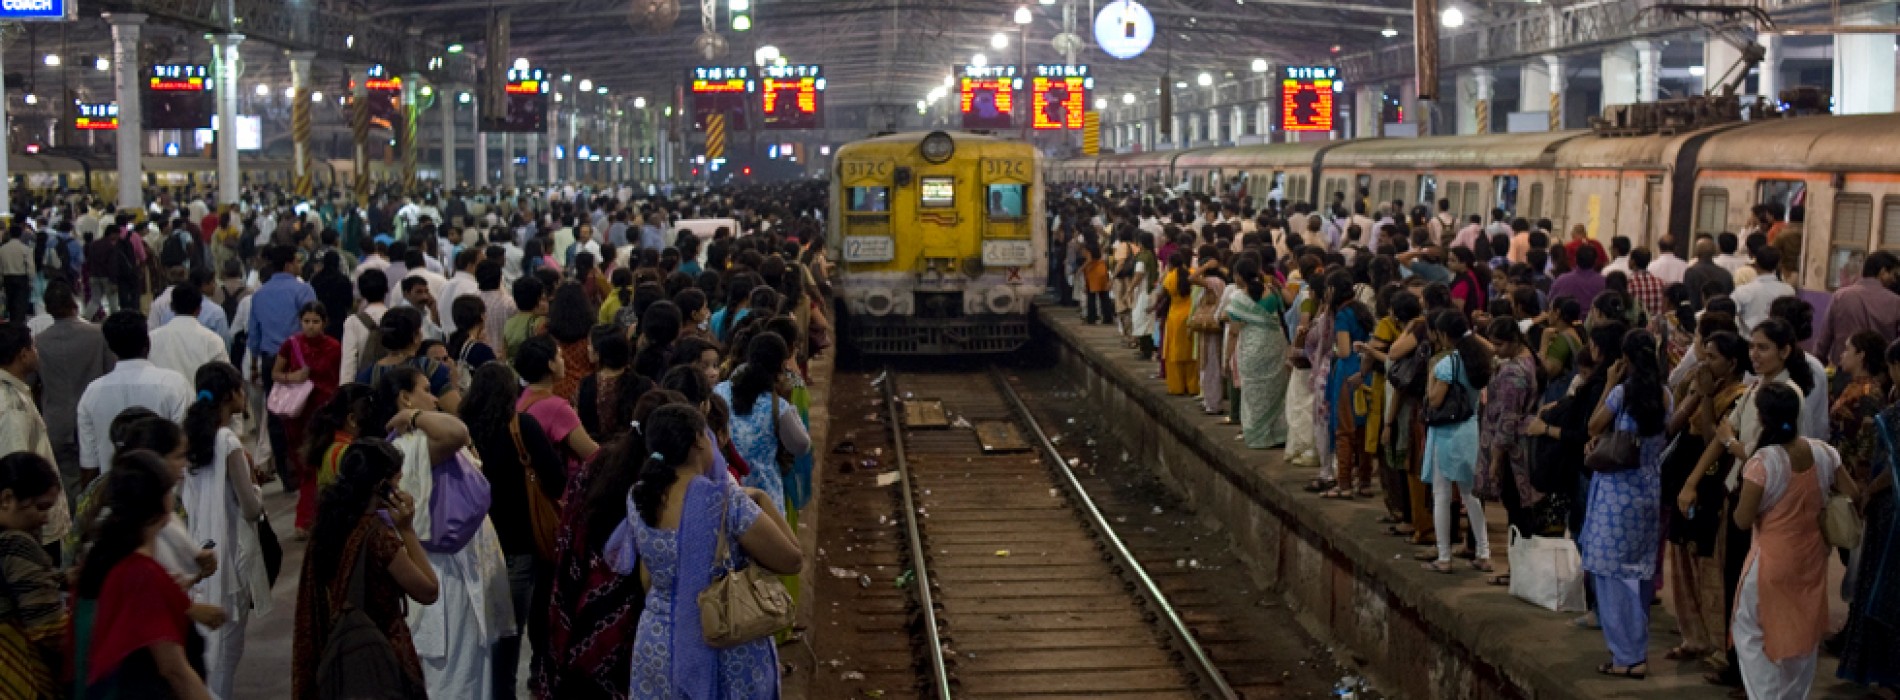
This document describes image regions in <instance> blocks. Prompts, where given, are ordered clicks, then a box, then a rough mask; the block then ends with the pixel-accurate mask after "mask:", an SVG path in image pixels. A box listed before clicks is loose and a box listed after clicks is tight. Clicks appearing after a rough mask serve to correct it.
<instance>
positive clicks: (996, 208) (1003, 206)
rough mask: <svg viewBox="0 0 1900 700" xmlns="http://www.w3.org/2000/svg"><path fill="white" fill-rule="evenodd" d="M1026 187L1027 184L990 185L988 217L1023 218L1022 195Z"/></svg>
mask: <svg viewBox="0 0 1900 700" xmlns="http://www.w3.org/2000/svg"><path fill="white" fill-rule="evenodd" d="M1028 189H1029V188H1028V186H1027V185H990V197H989V213H990V218H992V219H1020V218H1023V195H1024V194H1025V193H1026V192H1027V191H1028Z"/></svg>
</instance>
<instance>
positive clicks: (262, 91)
mask: <svg viewBox="0 0 1900 700" xmlns="http://www.w3.org/2000/svg"><path fill="white" fill-rule="evenodd" d="M257 96H258V97H270V86H269V85H265V84H263V83H258V84H257Z"/></svg>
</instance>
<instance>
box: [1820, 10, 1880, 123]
mask: <svg viewBox="0 0 1900 700" xmlns="http://www.w3.org/2000/svg"><path fill="white" fill-rule="evenodd" d="M1840 11H1841V23H1842V24H1849V25H1876V24H1893V22H1894V6H1893V5H1891V4H1884V3H1883V4H1874V5H1852V6H1844V7H1842V8H1841V10H1840ZM1893 84H1894V35H1892V34H1837V35H1835V36H1834V112H1835V113H1836V114H1874V113H1878V112H1891V111H1893V110H1894V103H1893V95H1894V89H1893Z"/></svg>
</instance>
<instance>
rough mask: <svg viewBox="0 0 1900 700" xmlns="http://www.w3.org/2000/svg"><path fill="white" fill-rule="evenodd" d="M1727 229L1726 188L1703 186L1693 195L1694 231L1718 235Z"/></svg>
mask: <svg viewBox="0 0 1900 700" xmlns="http://www.w3.org/2000/svg"><path fill="white" fill-rule="evenodd" d="M1725 231H1728V190H1726V189H1723V188H1720V187H1704V188H1702V190H1701V191H1699V192H1696V196H1695V232H1696V233H1697V234H1704V233H1706V234H1709V235H1711V236H1719V235H1721V234H1722V233H1723V232H1725Z"/></svg>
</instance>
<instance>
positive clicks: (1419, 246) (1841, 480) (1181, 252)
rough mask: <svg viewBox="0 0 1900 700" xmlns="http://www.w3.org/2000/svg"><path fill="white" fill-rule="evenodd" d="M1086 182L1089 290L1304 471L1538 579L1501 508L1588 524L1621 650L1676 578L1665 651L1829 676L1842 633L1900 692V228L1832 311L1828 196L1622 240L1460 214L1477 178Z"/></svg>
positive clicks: (1872, 677)
mask: <svg viewBox="0 0 1900 700" xmlns="http://www.w3.org/2000/svg"><path fill="white" fill-rule="evenodd" d="M1059 194H1062V195H1067V196H1052V197H1051V200H1052V201H1055V202H1058V203H1057V204H1055V205H1053V206H1052V208H1051V211H1050V212H1049V215H1050V217H1051V224H1050V225H1051V228H1050V231H1051V240H1052V245H1051V246H1050V252H1051V257H1050V265H1051V269H1052V275H1051V279H1052V283H1053V286H1054V287H1055V292H1056V294H1057V296H1058V298H1059V302H1060V303H1063V304H1065V305H1076V306H1083V307H1084V308H1083V309H1081V311H1082V313H1083V321H1084V322H1085V323H1106V324H1113V325H1115V326H1116V327H1117V328H1118V329H1119V331H1120V334H1121V336H1122V339H1123V342H1124V344H1125V345H1126V346H1127V347H1128V348H1131V349H1135V350H1136V351H1137V352H1138V353H1139V355H1140V356H1141V357H1142V358H1144V359H1148V360H1153V361H1155V362H1156V364H1155V372H1154V377H1155V378H1156V379H1162V380H1165V383H1166V387H1167V392H1168V393H1169V394H1173V395H1179V396H1186V397H1189V398H1190V399H1191V400H1192V401H1193V402H1194V405H1196V406H1197V407H1198V408H1199V409H1200V410H1203V411H1205V412H1206V413H1207V414H1209V415H1224V416H1226V422H1227V423H1229V424H1234V425H1238V426H1239V428H1240V430H1239V435H1237V436H1235V439H1236V440H1239V441H1241V442H1243V443H1244V444H1245V445H1246V446H1247V447H1248V448H1252V449H1282V450H1284V461H1285V463H1287V464H1289V465H1293V466H1297V467H1304V468H1312V469H1315V470H1316V473H1315V474H1314V475H1313V477H1312V480H1311V481H1310V482H1309V483H1308V484H1307V485H1306V491H1308V492H1311V493H1312V494H1314V495H1315V496H1317V497H1320V498H1327V499H1339V500H1358V499H1366V500H1371V501H1373V502H1376V503H1378V504H1380V505H1381V506H1382V508H1383V510H1384V515H1383V518H1382V519H1381V522H1382V523H1384V524H1385V525H1386V528H1385V531H1386V532H1387V533H1389V534H1390V535H1392V536H1394V537H1398V538H1403V539H1404V540H1405V541H1407V542H1410V543H1411V544H1413V545H1416V546H1417V547H1418V552H1417V557H1416V558H1417V559H1418V560H1419V562H1420V564H1421V565H1422V566H1424V567H1425V568H1426V569H1429V570H1431V571H1434V572H1439V573H1444V574H1455V573H1458V572H1460V571H1472V570H1475V571H1478V572H1485V573H1484V574H1482V575H1484V576H1485V578H1486V579H1487V581H1488V582H1490V583H1492V584H1496V585H1500V586H1508V585H1509V583H1510V576H1511V574H1510V573H1508V572H1505V571H1504V568H1505V564H1506V562H1504V561H1502V560H1494V558H1493V556H1494V554H1495V552H1494V550H1493V548H1492V547H1491V543H1490V541H1489V539H1490V538H1489V537H1487V524H1486V519H1485V516H1486V512H1485V507H1486V506H1485V504H1486V503H1499V504H1501V506H1502V510H1503V512H1504V514H1505V518H1506V520H1508V524H1509V526H1510V527H1511V528H1514V529H1515V530H1517V531H1518V532H1519V533H1521V534H1522V535H1524V536H1526V537H1529V536H1545V537H1569V538H1572V539H1573V540H1574V542H1575V546H1576V548H1577V550H1578V552H1579V554H1580V558H1581V567H1582V570H1583V571H1584V572H1585V574H1586V575H1587V576H1586V579H1585V581H1584V583H1585V591H1586V593H1587V598H1588V608H1589V612H1588V613H1587V614H1585V615H1583V616H1582V617H1580V618H1578V619H1576V620H1575V621H1574V624H1575V625H1577V626H1579V627H1587V628H1592V629H1597V628H1600V629H1601V630H1602V637H1603V643H1604V646H1605V647H1607V653H1605V654H1604V655H1603V656H1602V657H1601V664H1600V665H1599V666H1597V667H1596V670H1597V671H1598V672H1600V673H1603V674H1605V675H1609V676H1614V677H1618V678H1630V679H1641V678H1644V677H1645V676H1646V675H1647V674H1648V673H1649V672H1650V670H1651V669H1652V668H1653V667H1654V663H1659V662H1661V661H1663V659H1662V658H1654V659H1652V658H1651V644H1650V640H1649V632H1650V611H1651V610H1652V603H1653V602H1655V601H1656V600H1657V598H1658V597H1659V596H1664V595H1667V596H1669V599H1670V600H1671V601H1672V603H1673V607H1674V610H1675V613H1676V617H1677V620H1676V622H1677V626H1678V628H1679V631H1680V633H1681V642H1680V644H1677V645H1675V646H1674V647H1673V648H1668V649H1667V650H1666V651H1664V652H1662V654H1663V656H1666V657H1667V658H1668V659H1669V660H1671V661H1677V660H1681V661H1686V662H1689V663H1694V664H1699V665H1701V666H1702V667H1703V670H1705V671H1706V672H1707V674H1708V675H1707V677H1708V680H1709V681H1710V682H1711V683H1718V684H1725V685H1729V686H1732V687H1734V688H1736V691H1735V692H1736V693H1737V694H1742V693H1746V694H1747V695H1748V696H1749V697H1754V698H1800V697H1806V696H1807V694H1808V692H1809V689H1810V688H1811V687H1813V685H1814V676H1815V673H1816V659H1817V658H1818V654H1819V653H1820V652H1821V650H1822V649H1823V648H1824V647H1825V648H1826V649H1827V650H1829V652H1830V653H1833V654H1835V655H1837V656H1838V657H1839V660H1840V663H1839V670H1838V674H1839V676H1840V677H1841V678H1843V679H1847V680H1849V681H1852V682H1855V683H1859V684H1864V685H1866V686H1869V687H1872V688H1875V689H1878V690H1877V692H1879V693H1882V694H1884V697H1888V698H1891V697H1893V696H1892V692H1893V689H1894V688H1895V687H1896V683H1900V643H1896V641H1895V639H1896V638H1895V637H1894V636H1893V634H1892V632H1893V631H1894V630H1895V629H1896V625H1900V588H1895V587H1894V585H1893V580H1894V579H1890V578H1887V575H1888V574H1896V575H1900V571H1896V570H1895V569H1897V568H1900V556H1893V555H1894V554H1895V551H1894V550H1896V549H1900V542H1897V541H1896V538H1895V535H1896V534H1897V533H1900V520H1897V518H1900V514H1897V512H1896V507H1895V500H1894V491H1893V488H1892V487H1893V479H1894V468H1893V467H1894V466H1895V464H1896V460H1900V447H1896V445H1900V344H1896V343H1895V342H1894V341H1895V338H1896V335H1900V294H1896V292H1895V291H1894V290H1895V289H1900V258H1896V257H1895V256H1894V255H1893V254H1892V253H1887V252H1876V253H1873V254H1871V255H1867V256H1866V257H1865V262H1864V264H1862V265H1860V267H1859V269H1852V270H1846V271H1844V272H1846V273H1848V274H1846V275H1844V279H1842V280H1840V281H1838V283H1837V284H1838V289H1836V290H1835V291H1833V292H1832V299H1831V300H1830V303H1828V304H1827V305H1826V307H1825V309H1826V311H1825V314H1824V315H1822V316H1821V317H1818V318H1817V317H1816V313H1815V311H1814V305H1813V304H1811V303H1810V302H1809V301H1807V300H1806V299H1804V298H1803V297H1802V295H1801V294H1799V293H1797V291H1796V286H1797V285H1799V284H1800V283H1799V282H1798V278H1799V274H1798V270H1799V266H1798V264H1797V263H1798V261H1799V260H1800V259H1801V251H1802V237H1803V235H1804V234H1803V232H1802V226H1801V218H1802V217H1801V212H1800V211H1799V209H1798V208H1797V209H1795V210H1794V211H1790V212H1786V213H1787V214H1789V216H1786V217H1784V216H1783V214H1784V212H1783V211H1782V210H1781V209H1780V208H1779V207H1777V206H1774V205H1764V206H1760V207H1756V209H1755V216H1754V217H1753V219H1752V221H1751V222H1750V224H1749V227H1748V228H1747V229H1744V230H1742V231H1740V232H1736V233H1721V234H1719V235H1697V236H1694V237H1693V238H1688V239H1687V240H1685V239H1684V238H1679V237H1678V236H1683V235H1685V234H1676V233H1672V234H1665V235H1663V236H1662V237H1661V239H1660V240H1658V241H1655V242H1654V243H1655V245H1654V248H1653V249H1652V248H1650V247H1646V246H1643V245H1639V244H1638V242H1637V241H1633V240H1631V239H1630V238H1628V237H1625V236H1616V235H1609V234H1599V235H1604V236H1605V237H1606V238H1607V239H1608V240H1609V242H1610V247H1609V249H1608V250H1605V249H1604V247H1603V246H1602V245H1601V244H1600V243H1598V241H1597V240H1596V239H1595V238H1594V237H1593V235H1592V232H1591V231H1589V230H1588V229H1586V227H1584V226H1582V225H1577V226H1574V227H1572V228H1571V229H1570V230H1569V231H1566V232H1559V231H1556V230H1554V229H1553V227H1552V224H1551V222H1549V221H1536V222H1533V221H1528V220H1526V219H1523V218H1512V217H1510V216H1508V215H1507V213H1506V212H1505V211H1504V210H1502V209H1500V210H1496V211H1493V212H1491V215H1490V217H1489V223H1488V224H1487V223H1486V221H1487V219H1486V218H1485V217H1482V216H1476V215H1474V216H1470V217H1469V218H1468V219H1467V220H1465V221H1464V222H1460V221H1459V219H1458V218H1457V217H1456V216H1455V215H1454V214H1453V213H1452V212H1451V202H1449V201H1447V200H1439V201H1437V202H1436V205H1437V206H1436V207H1435V210H1434V209H1431V208H1427V207H1409V206H1407V204H1406V203H1405V202H1384V203H1380V202H1370V201H1364V200H1363V199H1362V200H1361V201H1354V202H1349V201H1348V199H1347V197H1346V196H1345V194H1344V193H1339V194H1337V195H1335V196H1334V197H1333V201H1332V202H1331V203H1328V204H1325V205H1321V206H1314V205H1312V204H1309V203H1305V202H1291V203H1288V202H1282V201H1279V200H1277V199H1263V200H1261V201H1264V202H1265V203H1266V206H1265V207H1264V208H1262V209H1256V208H1254V207H1253V206H1251V205H1252V204H1253V203H1254V200H1252V199H1251V198H1249V197H1247V196H1246V195H1245V193H1244V192H1241V191H1239V188H1238V187H1236V188H1234V189H1232V190H1230V191H1227V192H1224V193H1223V194H1219V195H1214V194H1201V193H1178V192H1170V191H1167V190H1163V189H1159V188H1156V189H1151V190H1149V191H1147V192H1141V191H1133V192H1131V191H1129V190H1126V189H1123V190H1120V191H1112V190H1107V189H1103V188H1097V187H1092V186H1080V185H1076V186H1070V187H1069V188H1068V190H1067V191H1066V192H1062V193H1059ZM1679 243H1683V244H1686V245H1682V246H1681V247H1680V248H1678V244H1679ZM1681 252H1691V253H1692V255H1691V257H1690V258H1689V259H1684V258H1682V257H1680V256H1679V253H1681ZM1856 278H1857V279H1856ZM1807 286H1809V287H1811V288H1812V287H1816V286H1822V285H1819V284H1809V285H1807ZM1083 293H1086V295H1087V297H1086V304H1083V303H1081V301H1082V300H1080V299H1078V298H1077V297H1078V296H1079V295H1081V294H1083ZM1830 497H1834V498H1835V499H1849V500H1847V501H1846V502H1849V503H1851V508H1852V511H1853V512H1855V513H1858V514H1859V515H1860V516H1861V517H1862V518H1863V522H1864V527H1863V528H1862V530H1861V532H1862V533H1864V534H1863V536H1862V537H1861V538H1860V542H1859V544H1858V546H1857V547H1852V548H1837V547H1834V546H1830V540H1829V539H1828V538H1827V537H1826V534H1827V533H1825V532H1824V526H1823V518H1822V514H1823V511H1824V509H1827V508H1828V504H1829V503H1830ZM1836 502H1840V501H1838V500H1837V501H1836ZM1460 511H1462V517H1461V515H1460ZM1836 514H1838V513H1832V512H1831V513H1829V515H1830V516H1832V515H1836ZM1831 519H1832V518H1831ZM1836 522H1837V523H1841V524H1847V521H1846V520H1836ZM1461 525H1462V526H1463V527H1462V528H1461V527H1460V526H1461ZM1851 529H1852V528H1851V527H1846V528H1842V529H1841V531H1843V532H1846V531H1851ZM1837 557H1838V559H1839V563H1834V561H1835V559H1836V558H1837ZM1461 559H1462V560H1463V561H1464V563H1462V564H1461V563H1460V560H1461ZM1830 566H1832V567H1834V568H1835V569H1836V570H1839V569H1841V568H1845V571H1846V582H1845V584H1844V585H1843V586H1842V590H1841V591H1839V595H1838V596H1837V595H1836V594H1835V593H1834V592H1832V591H1830V590H1829V587H1828V581H1829V575H1828V572H1829V568H1830ZM1494 567H1495V570H1494ZM1665 572H1667V575H1665ZM1500 594H1502V590H1500ZM1830 605H1832V606H1834V608H1835V609H1836V610H1840V609H1841V608H1842V607H1845V609H1846V610H1845V612H1846V615H1845V617H1846V620H1847V622H1846V625H1845V627H1844V628H1832V629H1831V628H1830V622H1829V620H1830V618H1829V610H1830Z"/></svg>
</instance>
